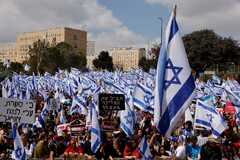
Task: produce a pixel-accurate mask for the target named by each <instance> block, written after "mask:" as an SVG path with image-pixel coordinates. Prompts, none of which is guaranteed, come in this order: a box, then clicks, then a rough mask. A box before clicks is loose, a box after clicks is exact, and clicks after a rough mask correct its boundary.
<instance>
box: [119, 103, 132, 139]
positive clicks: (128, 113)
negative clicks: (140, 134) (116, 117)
mask: <svg viewBox="0 0 240 160" xmlns="http://www.w3.org/2000/svg"><path fill="white" fill-rule="evenodd" d="M134 118H135V116H134V112H133V111H132V110H131V109H130V107H129V106H128V105H126V109H125V110H124V111H121V112H120V121H121V123H120V128H121V129H122V130H123V131H124V133H125V134H126V135H127V137H131V136H133V134H134V121H135V120H134Z"/></svg>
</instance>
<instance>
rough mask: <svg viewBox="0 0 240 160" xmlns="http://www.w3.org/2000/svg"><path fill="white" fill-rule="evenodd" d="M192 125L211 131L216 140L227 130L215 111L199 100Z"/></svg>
mask: <svg viewBox="0 0 240 160" xmlns="http://www.w3.org/2000/svg"><path fill="white" fill-rule="evenodd" d="M194 125H195V126H201V127H205V128H206V129H209V130H211V131H212V135H213V136H214V137H216V138H217V137H219V136H220V135H221V133H222V132H223V131H224V130H225V129H226V128H227V124H226V123H225V121H224V119H223V118H222V116H221V115H220V114H219V113H218V112H217V111H216V109H215V108H214V107H213V106H209V105H208V104H206V103H204V102H203V101H201V100H197V104H196V111H195V121H194Z"/></svg>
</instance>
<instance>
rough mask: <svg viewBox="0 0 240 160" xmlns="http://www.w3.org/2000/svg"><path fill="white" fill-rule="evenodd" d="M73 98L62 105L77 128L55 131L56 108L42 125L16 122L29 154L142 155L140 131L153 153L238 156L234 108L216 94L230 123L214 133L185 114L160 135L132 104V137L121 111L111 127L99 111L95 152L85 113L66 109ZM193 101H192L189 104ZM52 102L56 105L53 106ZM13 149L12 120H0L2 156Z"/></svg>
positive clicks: (39, 104) (204, 159)
mask: <svg viewBox="0 0 240 160" xmlns="http://www.w3.org/2000/svg"><path fill="white" fill-rule="evenodd" d="M48 94H49V96H48V98H49V99H54V98H53V95H54V93H53V92H50V93H48ZM34 100H35V101H36V113H37V114H39V113H40V112H41V110H42V109H43V107H44V100H43V97H42V96H40V94H38V95H36V96H35V97H34ZM71 101H72V97H70V96H67V95H66V102H63V103H61V108H62V109H63V111H64V115H65V117H66V123H71V122H74V121H78V122H77V123H78V124H83V125H84V126H85V127H83V129H82V130H81V131H77V132H76V131H75V132H74V133H73V132H72V131H71V129H70V131H69V129H63V130H61V132H60V133H59V131H58V128H57V126H59V125H60V113H59V112H57V111H56V110H55V109H52V110H50V111H49V112H48V116H47V119H46V120H45V126H42V127H38V125H34V124H21V125H19V126H18V132H19V134H20V136H21V138H22V142H23V145H24V148H25V152H26V155H27V159H54V158H60V159H61V158H62V159H81V158H82V159H141V158H142V157H143V155H142V153H141V152H140V150H139V143H140V141H141V138H142V137H143V136H145V137H146V138H147V141H148V144H149V148H150V152H151V154H152V156H153V158H152V159H177V160H185V159H193V160H197V159H200V160H221V159H226V160H237V159H240V134H239V131H238V125H237V124H236V119H235V118H234V114H232V113H231V112H229V111H228V110H227V109H226V108H227V107H228V108H229V105H230V106H231V104H222V103H221V97H220V96H219V97H216V104H215V105H216V107H217V108H218V109H219V110H222V115H223V116H224V118H225V120H226V122H228V129H227V130H225V131H224V132H223V133H222V135H221V136H220V137H219V138H217V139H216V138H213V137H212V136H211V131H209V130H206V129H204V128H200V127H199V128H194V124H193V122H191V121H186V120H184V117H183V119H182V121H180V122H179V125H178V128H176V129H175V131H174V132H173V133H172V135H171V137H168V138H166V137H164V136H162V135H160V134H159V132H158V131H157V129H156V128H155V127H154V125H153V115H152V114H151V113H148V112H144V111H141V110H139V109H138V108H136V107H135V109H134V112H135V114H136V124H135V127H134V132H135V133H134V135H133V136H132V137H130V138H129V137H127V136H126V135H125V133H124V132H123V131H122V130H121V129H120V127H119V124H120V120H119V117H117V116H116V117H113V119H112V121H114V122H115V123H114V126H113V128H111V129H110V130H107V129H105V128H104V127H103V124H104V121H105V119H104V117H99V123H100V126H101V127H100V128H101V141H102V143H101V146H100V148H99V149H98V151H97V152H96V153H93V152H92V151H91V141H90V140H91V134H90V130H89V128H88V127H86V120H85V116H83V115H81V114H80V113H74V114H70V112H69V106H71ZM194 103H195V102H194V101H193V103H192V106H194ZM52 105H54V103H52ZM87 107H88V106H86V108H87ZM51 108H56V107H54V106H52V107H51ZM193 110H194V107H193ZM192 114H194V111H193V112H192ZM193 116H194V115H193ZM12 151H13V139H12V128H11V124H10V123H4V122H0V159H11V158H14V157H13V155H12Z"/></svg>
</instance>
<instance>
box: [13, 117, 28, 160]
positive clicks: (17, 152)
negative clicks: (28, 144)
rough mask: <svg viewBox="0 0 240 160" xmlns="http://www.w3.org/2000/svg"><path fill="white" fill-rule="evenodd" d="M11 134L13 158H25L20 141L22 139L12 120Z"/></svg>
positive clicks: (17, 159)
mask: <svg viewBox="0 0 240 160" xmlns="http://www.w3.org/2000/svg"><path fill="white" fill-rule="evenodd" d="M12 132H13V133H12V135H13V143H14V151H13V158H14V159H15V160H25V159H27V158H26V152H25V149H24V146H23V143H22V139H21V137H20V135H19V133H18V130H17V125H16V123H13V122H12Z"/></svg>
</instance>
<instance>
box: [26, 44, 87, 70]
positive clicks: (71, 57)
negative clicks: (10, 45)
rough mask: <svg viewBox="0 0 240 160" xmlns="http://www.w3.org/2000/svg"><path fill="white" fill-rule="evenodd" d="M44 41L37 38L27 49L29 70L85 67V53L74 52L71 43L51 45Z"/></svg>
mask: <svg viewBox="0 0 240 160" xmlns="http://www.w3.org/2000/svg"><path fill="white" fill-rule="evenodd" d="M44 43H45V42H44V41H40V40H39V41H37V42H36V43H34V44H33V47H32V48H30V50H29V55H30V58H29V60H28V62H27V63H28V64H29V65H30V66H31V71H30V72H35V73H36V72H40V73H44V72H49V73H55V72H56V70H57V69H58V68H61V69H70V68H71V67H75V68H78V69H84V68H85V66H86V63H87V60H86V56H85V54H83V53H76V51H74V50H73V48H72V46H71V45H69V44H67V43H65V42H61V43H59V44H57V45H51V46H50V45H49V44H47V45H43V44H44Z"/></svg>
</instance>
